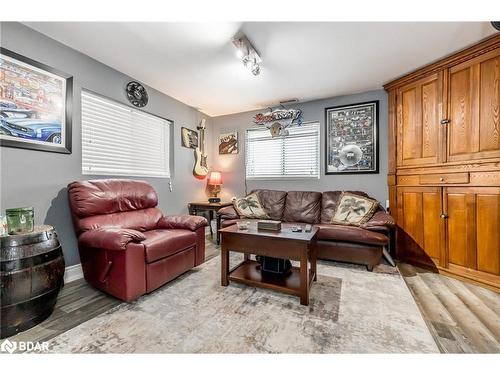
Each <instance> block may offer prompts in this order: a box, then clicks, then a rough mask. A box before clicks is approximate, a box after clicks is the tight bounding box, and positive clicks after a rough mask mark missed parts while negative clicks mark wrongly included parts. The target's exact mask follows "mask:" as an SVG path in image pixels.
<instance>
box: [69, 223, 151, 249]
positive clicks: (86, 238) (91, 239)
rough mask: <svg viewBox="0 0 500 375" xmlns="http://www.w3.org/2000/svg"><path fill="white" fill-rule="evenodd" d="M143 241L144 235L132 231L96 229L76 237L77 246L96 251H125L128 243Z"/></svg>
mask: <svg viewBox="0 0 500 375" xmlns="http://www.w3.org/2000/svg"><path fill="white" fill-rule="evenodd" d="M145 239H146V237H144V234H142V233H141V232H139V231H137V230H134V229H121V228H97V229H92V230H88V231H86V232H83V233H82V234H81V235H80V237H78V244H79V245H80V246H84V247H92V248H96V249H107V250H125V249H126V248H127V245H128V244H129V243H130V242H141V241H143V240H145Z"/></svg>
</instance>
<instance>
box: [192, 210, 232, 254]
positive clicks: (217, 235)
mask: <svg viewBox="0 0 500 375" xmlns="http://www.w3.org/2000/svg"><path fill="white" fill-rule="evenodd" d="M232 205H233V203H232V202H219V203H210V202H208V201H207V202H190V203H188V210H189V214H190V215H198V213H199V212H205V211H208V217H209V220H210V235H211V236H212V238H213V237H214V233H213V231H212V225H211V223H212V220H213V219H214V215H215V214H216V213H217V212H218V211H219V210H220V209H221V208H224V207H227V206H232ZM219 229H220V220H217V228H216V230H217V234H216V239H217V245H218V244H219V242H220V236H219Z"/></svg>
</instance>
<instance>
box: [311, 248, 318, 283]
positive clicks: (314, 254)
mask: <svg viewBox="0 0 500 375" xmlns="http://www.w3.org/2000/svg"><path fill="white" fill-rule="evenodd" d="M310 251H311V253H310V254H311V272H312V273H313V274H314V278H313V280H314V281H317V280H318V271H317V270H316V263H317V261H318V253H317V250H316V244H315V243H313V244H312V246H311V250H310Z"/></svg>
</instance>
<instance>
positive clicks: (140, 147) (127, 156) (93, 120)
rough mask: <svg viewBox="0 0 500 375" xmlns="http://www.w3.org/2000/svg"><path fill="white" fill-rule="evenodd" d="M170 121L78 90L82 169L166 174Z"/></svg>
mask: <svg viewBox="0 0 500 375" xmlns="http://www.w3.org/2000/svg"><path fill="white" fill-rule="evenodd" d="M171 125H172V123H171V122H170V121H168V120H165V119H162V118H160V117H157V116H153V115H150V114H147V113H145V112H141V111H138V110H135V109H133V108H130V107H128V106H126V105H123V104H119V103H117V102H115V101H112V100H110V99H106V98H103V97H101V96H98V95H95V94H92V93H90V92H88V91H82V173H83V174H92V175H122V176H147V177H170V158H169V156H170V155H169V150H170V128H171Z"/></svg>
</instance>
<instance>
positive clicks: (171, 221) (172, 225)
mask: <svg viewBox="0 0 500 375" xmlns="http://www.w3.org/2000/svg"><path fill="white" fill-rule="evenodd" d="M207 225H208V221H207V219H205V218H204V217H201V216H193V215H176V216H163V217H162V218H161V219H160V221H158V226H157V227H158V229H189V230H191V231H193V232H194V231H195V230H197V229H198V228H201V227H206V226H207Z"/></svg>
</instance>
